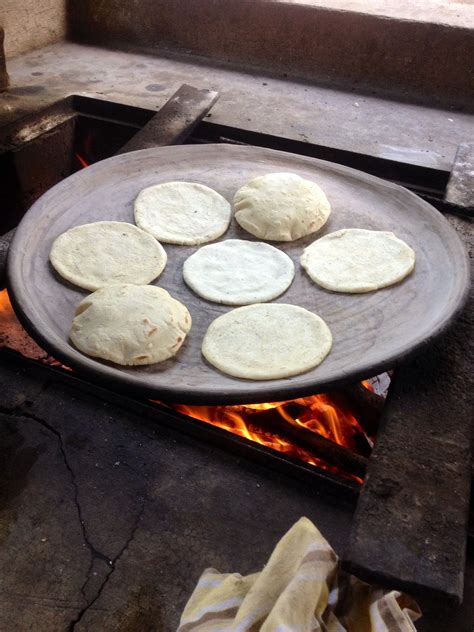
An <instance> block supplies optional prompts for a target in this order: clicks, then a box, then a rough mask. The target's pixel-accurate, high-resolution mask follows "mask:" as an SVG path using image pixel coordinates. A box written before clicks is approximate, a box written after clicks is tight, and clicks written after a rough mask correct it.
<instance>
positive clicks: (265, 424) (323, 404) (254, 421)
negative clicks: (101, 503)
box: [0, 290, 374, 483]
mask: <svg viewBox="0 0 474 632" xmlns="http://www.w3.org/2000/svg"><path fill="white" fill-rule="evenodd" d="M1 347H7V348H10V349H13V350H15V351H17V352H19V353H21V354H22V355H24V356H25V357H27V358H31V359H34V360H39V361H41V362H43V363H45V364H49V365H54V366H59V367H61V368H63V369H67V368H68V367H65V366H64V365H62V364H60V363H59V362H58V361H57V360H55V359H54V358H52V357H51V356H50V355H48V354H47V353H46V351H44V350H43V349H41V348H40V347H39V346H38V345H37V344H36V343H35V342H34V341H33V339H32V338H30V336H29V335H28V334H27V332H26V331H25V330H24V329H23V327H22V326H21V324H20V323H19V321H18V320H17V318H16V316H15V313H14V311H13V308H12V305H11V303H10V299H9V296H8V293H7V290H1V291H0V348H1ZM362 384H363V385H364V387H366V388H367V389H369V390H371V391H374V389H373V387H372V386H371V384H370V382H369V381H367V380H366V381H364V382H362ZM155 403H157V404H160V405H163V404H162V403H161V402H155ZM167 406H169V407H170V408H172V409H174V410H176V411H178V412H180V413H183V414H184V415H188V416H190V417H193V418H195V419H199V420H201V421H204V422H206V423H209V424H212V425H215V426H218V427H220V428H222V429H224V430H227V431H228V432H231V433H233V434H235V435H238V436H240V437H244V438H245V439H248V440H249V441H253V442H256V443H258V444H260V445H263V446H266V447H268V448H272V449H273V450H276V451H278V452H281V453H284V454H286V455H288V456H291V457H293V458H297V459H300V460H302V461H305V462H306V463H309V464H311V465H315V466H317V467H319V468H322V469H325V470H327V471H330V472H335V473H337V474H338V475H339V476H342V477H344V478H348V479H350V480H354V481H357V482H359V483H362V478H361V477H360V476H359V475H357V474H354V472H352V471H349V470H350V468H345V467H344V465H342V466H341V465H336V464H335V462H334V461H333V462H326V461H325V460H323V458H322V457H323V455H324V447H325V446H324V445H323V446H322V448H321V446H318V445H316V448H318V447H319V450H318V449H316V448H315V446H314V441H313V440H312V439H311V437H312V436H319V437H323V439H322V441H323V442H324V441H327V442H330V444H331V445H332V444H335V445H336V446H340V448H338V450H341V448H345V449H346V451H347V452H348V453H349V454H355V455H356V456H357V455H365V456H367V455H368V454H370V450H371V445H372V441H371V439H372V437H368V436H367V434H366V432H365V430H364V428H363V427H362V426H361V424H360V423H359V421H358V420H357V419H356V417H355V416H354V414H353V412H351V410H350V408H349V407H348V404H347V403H345V402H344V398H342V399H341V398H340V397H338V396H337V394H333V395H331V394H319V395H312V396H310V397H302V398H299V399H295V400H286V401H281V402H267V403H263V404H245V405H239V406H187V405H184V404H167ZM295 428H304V431H303V432H302V433H298V432H295ZM308 433H314V435H310V439H311V440H308ZM301 435H303V436H301ZM319 441H321V439H319ZM316 444H317V441H316ZM325 445H326V446H327V445H328V444H327V443H326V444H325ZM326 458H328V457H327V455H326ZM329 461H330V459H329ZM346 469H347V471H346Z"/></svg>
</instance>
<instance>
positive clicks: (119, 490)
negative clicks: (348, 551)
mask: <svg viewBox="0 0 474 632" xmlns="http://www.w3.org/2000/svg"><path fill="white" fill-rule="evenodd" d="M303 515H306V516H308V517H309V518H310V519H311V520H313V522H314V523H315V524H316V525H317V526H318V527H319V529H320V530H321V531H322V533H323V534H324V535H325V537H326V538H327V539H328V540H329V542H330V543H331V544H332V545H333V547H334V548H335V549H336V551H337V552H339V553H342V551H343V549H344V547H345V545H346V542H347V538H348V534H349V529H350V523H351V520H352V511H351V509H350V508H349V507H348V506H343V505H341V504H340V501H339V499H337V498H336V499H331V498H330V497H327V496H322V495H319V494H318V491H317V489H315V486H314V485H311V484H310V483H308V482H301V481H297V480H296V479H292V478H291V479H290V478H288V477H286V476H284V475H282V474H278V473H276V472H274V471H271V470H269V469H267V468H266V467H263V466H259V465H256V464H254V463H251V462H248V461H246V460H244V459H239V458H238V457H236V456H234V455H232V454H230V453H229V452H227V451H222V450H220V449H218V448H216V447H212V446H208V445H205V444H204V443H202V442H199V441H196V440H194V439H192V438H190V437H188V436H185V435H182V434H180V433H178V432H175V431H172V430H170V429H168V428H165V427H163V426H160V425H158V424H156V423H153V422H151V421H147V420H145V419H144V418H143V416H140V414H138V413H137V414H134V413H131V412H130V411H127V410H126V409H124V408H123V407H121V406H118V405H115V404H112V403H109V402H108V401H105V400H104V399H103V398H102V397H101V393H100V391H97V393H94V392H92V393H91V392H84V390H83V389H82V390H80V389H78V388H77V387H76V385H75V384H74V383H72V384H68V383H65V382H63V381H62V380H61V379H59V377H56V375H55V374H54V373H51V371H50V370H48V369H47V368H45V367H41V366H39V367H36V366H35V367H33V366H29V367H26V366H23V364H22V363H20V365H17V363H16V362H12V360H11V356H10V355H8V354H6V353H1V352H0V568H1V572H0V632H11V631H12V630H19V631H20V632H23V631H26V630H34V631H35V632H70V631H71V630H74V631H75V632H89V631H90V632H96V631H98V632H114V631H120V632H165V631H166V632H168V631H171V630H175V629H176V626H177V623H178V620H179V616H180V613H181V611H182V609H183V607H184V604H185V602H186V601H187V599H188V597H189V595H190V594H191V592H192V590H193V588H194V586H195V584H196V581H197V579H198V577H199V575H200V574H201V572H202V570H203V569H204V568H206V567H209V566H211V567H214V568H217V569H219V570H221V571H224V572H228V571H238V572H241V573H243V574H245V573H249V572H254V571H256V570H259V569H260V568H261V567H262V566H263V564H264V563H265V561H266V560H267V558H268V555H269V554H270V552H271V551H272V549H273V547H274V545H275V544H276V542H277V541H278V540H279V539H280V537H281V536H282V535H283V533H284V532H285V531H286V530H287V529H288V528H289V527H290V526H291V525H292V524H293V523H294V522H295V521H296V520H297V519H298V518H299V517H300V516H303ZM473 599H474V560H473V558H472V554H471V555H470V556H469V558H468V564H467V568H466V586H465V603H464V605H463V606H462V607H461V608H456V609H454V610H449V609H446V607H445V606H444V605H443V604H441V603H439V601H438V602H437V603H435V604H433V603H428V602H427V603H421V605H422V610H423V612H424V615H423V618H422V619H421V620H420V622H419V623H417V630H418V631H419V632H472V626H473V625H474V605H473Z"/></svg>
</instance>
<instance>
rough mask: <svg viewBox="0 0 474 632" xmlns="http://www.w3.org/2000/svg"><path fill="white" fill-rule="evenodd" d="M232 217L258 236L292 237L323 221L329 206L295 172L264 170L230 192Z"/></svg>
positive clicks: (311, 184) (307, 232)
mask: <svg viewBox="0 0 474 632" xmlns="http://www.w3.org/2000/svg"><path fill="white" fill-rule="evenodd" d="M234 210H235V219H236V220H237V222H238V223H239V224H240V226H242V228H243V229H244V230H246V231H248V232H249V233H251V234H252V235H255V236H256V237H258V238H259V239H268V240H271V241H294V240H295V239H300V237H304V236H305V235H310V234H311V233H314V232H316V231H317V230H319V229H320V228H322V226H324V224H325V223H326V222H327V220H328V217H329V215H330V213H331V206H330V204H329V201H328V199H327V197H326V195H325V193H324V191H323V190H322V189H321V187H319V186H318V185H317V184H316V183H315V182H312V181H311V180H306V179H305V178H302V177H301V176H298V175H296V174H295V173H268V174H266V175H264V176H259V177H257V178H254V179H253V180H250V182H247V184H245V185H244V186H243V187H241V188H240V189H239V190H238V191H237V193H236V194H235V196H234Z"/></svg>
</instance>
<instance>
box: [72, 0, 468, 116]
mask: <svg viewBox="0 0 474 632" xmlns="http://www.w3.org/2000/svg"><path fill="white" fill-rule="evenodd" d="M424 17H425V19H424V20H423V19H420V20H415V19H411V20H409V19H399V18H393V17H388V16H386V15H383V16H381V15H374V14H372V15H370V14H366V13H363V12H358V11H342V10H338V9H331V8H329V7H328V6H324V7H321V6H316V5H315V4H313V3H308V2H304V1H303V2H283V1H280V0H260V1H258V0H127V1H125V0H81V2H71V3H70V14H69V20H70V30H71V36H72V37H73V38H74V39H75V40H76V41H80V42H89V43H93V44H99V45H101V44H102V45H109V46H117V47H119V48H139V49H141V50H145V51H146V50H150V51H152V50H161V51H163V50H169V51H172V52H181V53H191V54H194V55H200V56H203V57H206V58H210V59H214V60H216V61H218V62H232V63H236V64H240V65H244V66H245V67H246V68H247V67H250V68H252V67H253V68H256V69H264V70H267V71H268V70H269V71H273V72H276V73H279V74H283V73H288V75H289V76H291V77H298V78H302V79H307V80H309V81H317V82H320V83H328V84H330V85H332V86H341V87H343V88H349V89H350V88H357V89H358V90H361V89H362V90H369V91H372V90H375V91H377V92H379V93H380V92H384V93H389V94H392V95H394V96H396V97H400V98H408V99H421V100H424V101H425V102H426V101H428V102H432V101H437V102H440V103H444V104H448V105H449V104H461V105H462V104H465V103H466V102H467V101H469V99H470V100H471V102H472V85H471V80H470V77H469V73H468V72H467V69H468V68H469V67H470V65H471V64H472V59H474V30H473V29H472V28H469V25H468V24H467V25H466V26H460V25H458V24H454V23H450V24H448V23H442V22H430V21H426V16H424Z"/></svg>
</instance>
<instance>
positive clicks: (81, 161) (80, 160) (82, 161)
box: [74, 151, 89, 168]
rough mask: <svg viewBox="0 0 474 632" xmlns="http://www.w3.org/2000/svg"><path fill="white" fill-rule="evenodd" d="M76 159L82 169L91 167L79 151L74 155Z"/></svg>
mask: <svg viewBox="0 0 474 632" xmlns="http://www.w3.org/2000/svg"><path fill="white" fill-rule="evenodd" d="M74 157H75V159H76V160H77V161H78V163H79V164H80V165H81V167H82V168H85V167H88V166H89V163H88V162H87V161H86V160H85V158H83V157H82V156H81V154H79V153H78V152H77V151H76V152H75V153H74Z"/></svg>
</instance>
